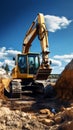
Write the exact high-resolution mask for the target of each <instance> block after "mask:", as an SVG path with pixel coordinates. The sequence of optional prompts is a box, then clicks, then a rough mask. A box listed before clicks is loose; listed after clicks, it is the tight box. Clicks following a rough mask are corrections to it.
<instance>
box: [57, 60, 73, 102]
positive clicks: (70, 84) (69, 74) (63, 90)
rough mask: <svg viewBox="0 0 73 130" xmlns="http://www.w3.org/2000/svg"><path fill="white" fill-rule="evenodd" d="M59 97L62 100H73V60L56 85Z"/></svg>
mask: <svg viewBox="0 0 73 130" xmlns="http://www.w3.org/2000/svg"><path fill="white" fill-rule="evenodd" d="M55 88H56V91H57V94H58V96H60V97H61V98H62V99H72V98H73V60H71V62H70V63H69V64H68V65H67V66H66V67H65V69H64V71H63V72H62V73H61V75H60V77H59V79H58V81H57V82H56V85H55Z"/></svg>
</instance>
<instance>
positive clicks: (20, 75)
mask: <svg viewBox="0 0 73 130" xmlns="http://www.w3.org/2000/svg"><path fill="white" fill-rule="evenodd" d="M15 64H16V67H15V68H13V70H12V78H13V79H33V78H34V77H35V75H36V73H37V71H38V68H39V67H40V56H39V54H38V53H25V54H18V55H17V56H16V61H15Z"/></svg>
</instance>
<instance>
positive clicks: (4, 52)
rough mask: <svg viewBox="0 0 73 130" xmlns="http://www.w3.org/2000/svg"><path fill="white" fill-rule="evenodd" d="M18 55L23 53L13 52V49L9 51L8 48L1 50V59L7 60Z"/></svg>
mask: <svg viewBox="0 0 73 130" xmlns="http://www.w3.org/2000/svg"><path fill="white" fill-rule="evenodd" d="M18 53H21V52H20V51H17V50H12V49H9V50H7V49H6V47H2V48H0V59H6V58H8V57H14V56H16V54H18Z"/></svg>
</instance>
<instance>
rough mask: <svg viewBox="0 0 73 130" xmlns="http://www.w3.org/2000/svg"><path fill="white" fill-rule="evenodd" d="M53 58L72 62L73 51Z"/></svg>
mask: <svg viewBox="0 0 73 130" xmlns="http://www.w3.org/2000/svg"><path fill="white" fill-rule="evenodd" d="M53 58H55V59H59V60H61V61H64V62H67V63H68V62H70V61H71V60H72V59H73V53H71V54H65V55H55V56H54V57H53Z"/></svg>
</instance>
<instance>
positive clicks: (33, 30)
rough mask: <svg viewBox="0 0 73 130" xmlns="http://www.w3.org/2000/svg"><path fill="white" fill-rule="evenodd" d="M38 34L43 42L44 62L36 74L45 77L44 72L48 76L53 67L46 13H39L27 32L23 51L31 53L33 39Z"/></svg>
mask: <svg viewBox="0 0 73 130" xmlns="http://www.w3.org/2000/svg"><path fill="white" fill-rule="evenodd" d="M36 36H38V39H39V40H40V44H41V50H42V52H41V54H42V64H41V66H40V68H39V70H38V72H37V74H36V78H37V79H38V78H40V77H41V76H42V77H43V74H44V76H45V78H46V77H48V75H49V74H50V72H51V68H50V65H49V63H48V62H49V57H48V53H49V51H48V48H49V47H48V46H49V43H48V31H47V28H46V25H45V20H44V15H43V14H41V13H39V14H38V16H37V18H36V19H35V20H34V22H33V23H32V25H31V27H30V29H29V30H28V32H27V33H26V36H25V38H24V41H23V47H22V53H23V54H25V53H29V49H30V46H31V44H32V41H33V40H34V39H35V37H36Z"/></svg>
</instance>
